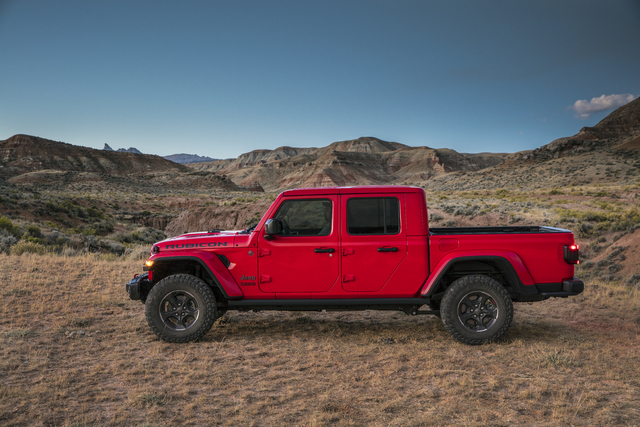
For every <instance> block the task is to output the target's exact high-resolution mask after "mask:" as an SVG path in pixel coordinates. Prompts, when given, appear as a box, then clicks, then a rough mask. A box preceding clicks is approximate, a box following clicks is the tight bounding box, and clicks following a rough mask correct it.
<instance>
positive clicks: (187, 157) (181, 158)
mask: <svg viewBox="0 0 640 427" xmlns="http://www.w3.org/2000/svg"><path fill="white" fill-rule="evenodd" d="M162 157H163V158H165V159H167V160H171V161H172V162H175V163H180V164H181V165H185V164H188V163H203V162H213V161H215V160H218V159H212V158H211V157H206V156H198V155H197V154H184V153H180V154H172V155H170V156H162Z"/></svg>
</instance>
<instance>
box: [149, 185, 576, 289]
mask: <svg viewBox="0 0 640 427" xmlns="http://www.w3.org/2000/svg"><path fill="white" fill-rule="evenodd" d="M353 198H394V199H397V200H398V203H399V221H400V225H399V229H398V231H397V232H394V233H389V234H354V235H352V234H350V233H349V228H348V223H347V221H348V218H347V214H346V212H347V204H348V202H349V200H351V199H353ZM298 199H304V200H308V199H322V200H329V201H331V203H332V204H331V206H332V207H331V221H332V228H331V232H330V233H329V234H328V235H308V236H302V235H297V236H275V237H274V238H272V239H270V240H267V239H265V223H266V221H267V220H269V219H272V218H274V216H275V214H276V212H277V211H278V208H279V207H280V206H281V204H282V203H283V202H285V201H290V200H298ZM436 231H437V230H436ZM156 245H157V246H158V247H159V248H160V251H159V252H158V253H156V254H153V255H152V256H151V258H150V259H152V260H156V261H158V260H162V259H163V258H173V257H195V258H197V259H199V260H200V261H201V262H202V263H203V264H204V265H206V266H207V267H209V269H210V271H211V272H212V273H213V274H214V275H215V276H216V278H217V280H218V281H219V282H220V284H221V285H222V287H223V288H224V289H225V291H226V293H227V294H228V295H229V296H231V297H235V298H237V297H243V298H245V299H335V298H407V297H417V296H420V295H422V296H428V295H430V292H431V291H432V290H433V289H434V288H433V287H434V285H436V284H437V283H438V278H439V276H440V275H441V274H442V273H444V272H445V271H446V270H447V269H448V268H449V267H450V266H451V264H452V263H455V262H458V261H460V262H466V261H465V260H469V259H471V258H474V257H475V258H478V257H482V258H483V259H491V260H495V259H499V260H503V261H504V262H506V263H508V264H509V265H511V266H512V267H513V271H515V273H516V274H517V276H518V278H519V281H520V282H521V283H522V285H524V286H529V287H533V286H534V285H535V284H550V283H561V282H562V281H563V280H567V279H571V278H573V273H574V265H572V264H569V263H567V262H565V261H564V247H565V246H567V245H569V246H570V247H571V249H572V250H577V249H578V247H577V245H576V244H575V242H574V238H573V235H572V234H571V232H569V231H566V230H564V231H563V230H560V231H556V232H539V233H517V232H511V233H501V234H500V233H496V232H492V233H487V234H480V233H477V232H472V233H468V234H464V233H463V232H462V231H461V232H460V233H459V234H458V233H456V231H455V230H454V231H453V232H451V231H447V232H446V234H437V232H436V233H430V232H429V224H428V212H427V203H426V196H425V192H424V190H422V189H421V188H416V187H407V186H371V187H341V188H335V187H326V188H311V189H297V190H290V191H285V192H284V193H282V194H280V195H279V196H278V198H277V199H276V200H275V201H274V203H273V204H272V206H271V207H270V208H269V209H268V210H267V212H266V214H265V215H264V216H263V218H262V220H261V221H260V223H259V224H258V226H257V227H256V228H255V230H253V231H252V232H251V233H244V234H242V233H240V232H239V231H223V232H216V233H190V234H185V235H183V236H178V237H175V238H173V239H168V240H165V241H163V242H159V243H157V244H156ZM316 249H321V250H324V252H317V251H316ZM326 250H333V252H327V251H326ZM216 255H224V257H226V258H227V259H228V260H229V262H230V265H229V266H228V267H226V266H225V265H224V264H223V262H222V261H221V260H220V259H219V258H218V256H216ZM251 277H255V280H248V279H247V278H251ZM150 278H151V276H150ZM240 284H242V286H240ZM254 284H255V285H254ZM531 289H533V288H531Z"/></svg>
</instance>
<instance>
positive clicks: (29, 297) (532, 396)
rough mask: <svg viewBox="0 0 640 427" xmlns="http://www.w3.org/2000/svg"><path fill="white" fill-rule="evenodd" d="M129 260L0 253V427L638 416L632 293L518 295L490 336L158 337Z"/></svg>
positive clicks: (389, 327)
mask: <svg viewBox="0 0 640 427" xmlns="http://www.w3.org/2000/svg"><path fill="white" fill-rule="evenodd" d="M140 263H141V262H140V261H108V260H103V259H100V258H98V257H95V256H84V257H75V258H65V257H57V256H52V255H44V256H40V255H33V254H25V255H23V256H20V257H18V256H4V255H3V256H0V295H1V296H2V301H3V303H2V306H1V308H0V309H1V310H2V312H1V316H0V319H1V320H0V425H7V426H22V425H35V426H71V425H73V426H93V425H100V426H103V425H107V426H110V425H113V426H120V425H127V426H136V425H138V426H142V425H146V426H150V425H154V426H174V425H308V426H321V425H339V426H341V425H385V426H386V425H398V426H400V425H402V426H408V425H409V426H410V425H446V424H460V425H471V426H473V425H483V426H484V425H494V426H500V425H505V426H506V425H511V424H521V425H538V426H555V425H638V424H640V410H639V409H638V408H640V392H639V390H640V355H639V353H638V347H639V344H640V335H639V334H640V292H639V291H638V290H629V289H628V288H618V287H615V286H613V285H605V284H600V285H599V286H597V287H596V286H593V283H589V284H588V287H587V290H586V291H585V293H584V295H583V296H580V297H577V298H573V299H568V300H564V299H558V300H550V301H545V302H541V303H535V304H517V305H516V316H515V320H514V325H513V327H512V329H511V330H510V332H509V333H508V334H507V337H506V339H505V340H504V341H503V342H501V343H498V344H493V345H486V346H480V347H467V346H463V345H460V344H457V343H456V342H454V341H453V339H451V338H450V337H449V336H448V334H447V333H446V332H445V330H444V328H443V327H442V324H441V322H440V321H439V320H438V319H436V318H435V317H430V316H428V317H410V316H406V315H404V314H402V313H394V312H389V313H386V312H360V313H357V312H356V313H342V312H341V313H278V312H265V313H228V314H227V315H226V316H225V317H224V318H222V319H221V320H220V321H218V322H217V323H216V325H214V328H213V329H212V330H211V332H210V333H209V334H207V335H206V336H205V337H204V339H203V341H201V342H198V343H192V344H187V345H174V344H167V343H164V342H161V341H158V340H157V339H156V337H155V335H153V334H152V333H151V332H150V331H149V329H148V327H147V325H146V322H145V320H144V314H143V312H144V310H143V306H142V305H141V304H140V303H138V302H134V301H130V300H128V298H127V297H126V295H125V292H124V286H123V283H124V282H125V281H126V280H128V279H129V278H130V277H131V276H132V274H133V273H134V272H138V271H139V270H140V267H141V265H140Z"/></svg>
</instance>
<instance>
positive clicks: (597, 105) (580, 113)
mask: <svg viewBox="0 0 640 427" xmlns="http://www.w3.org/2000/svg"><path fill="white" fill-rule="evenodd" d="M636 98H637V96H633V95H631V94H630V93H625V94H621V95H602V96H601V97H599V98H591V101H587V100H586V99H581V100H579V101H576V102H575V104H573V105H572V106H571V107H569V108H570V109H572V110H575V112H576V118H577V119H583V120H584V119H588V118H589V116H591V115H592V114H594V113H599V112H600V111H606V110H613V109H614V108H618V107H622V106H623V105H625V104H628V103H629V102H631V101H633V100H634V99H636Z"/></svg>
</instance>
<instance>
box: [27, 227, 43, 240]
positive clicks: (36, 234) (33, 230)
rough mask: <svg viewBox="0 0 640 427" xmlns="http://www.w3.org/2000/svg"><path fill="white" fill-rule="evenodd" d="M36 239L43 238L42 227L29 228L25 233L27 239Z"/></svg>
mask: <svg viewBox="0 0 640 427" xmlns="http://www.w3.org/2000/svg"><path fill="white" fill-rule="evenodd" d="M29 236H31V237H35V238H38V239H39V238H41V237H42V231H40V227H38V226H37V225H30V226H28V227H27V232H26V233H25V237H29Z"/></svg>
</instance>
